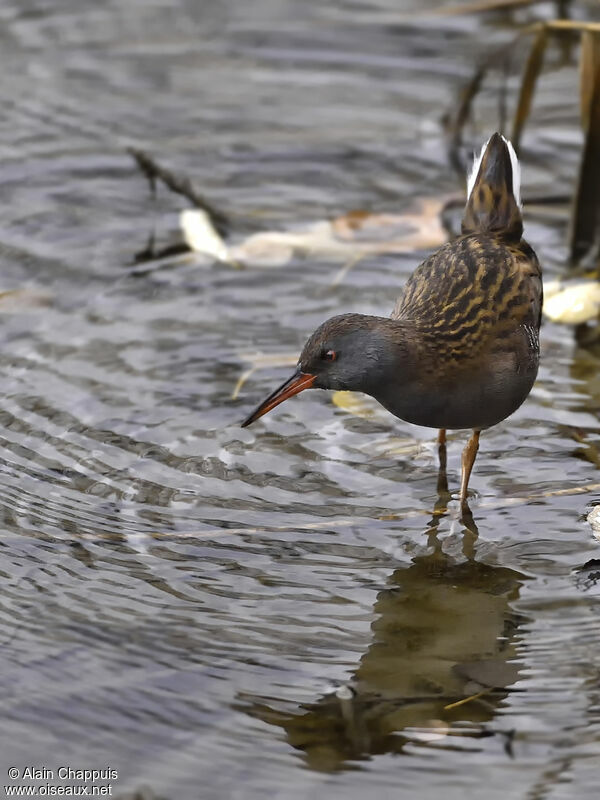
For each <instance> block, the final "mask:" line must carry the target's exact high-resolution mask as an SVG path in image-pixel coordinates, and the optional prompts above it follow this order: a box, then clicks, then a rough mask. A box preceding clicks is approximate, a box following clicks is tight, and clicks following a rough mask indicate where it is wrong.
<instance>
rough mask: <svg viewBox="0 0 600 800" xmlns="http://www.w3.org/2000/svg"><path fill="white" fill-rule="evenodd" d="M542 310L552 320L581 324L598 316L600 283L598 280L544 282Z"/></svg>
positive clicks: (564, 323) (566, 323)
mask: <svg viewBox="0 0 600 800" xmlns="http://www.w3.org/2000/svg"><path fill="white" fill-rule="evenodd" d="M544 295H545V297H544V306H543V312H544V315H545V316H546V317H548V319H550V320H552V322H559V323H561V324H563V325H581V324H583V323H584V322H590V321H591V320H594V319H596V318H597V317H598V311H599V310H600V283H599V282H598V281H594V280H589V281H572V282H569V283H565V284H561V283H560V281H550V282H548V283H545V284H544Z"/></svg>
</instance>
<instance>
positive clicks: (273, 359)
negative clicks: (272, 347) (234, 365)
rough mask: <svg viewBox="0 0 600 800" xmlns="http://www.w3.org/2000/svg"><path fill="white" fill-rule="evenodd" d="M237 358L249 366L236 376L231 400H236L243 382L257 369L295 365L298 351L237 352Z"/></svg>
mask: <svg viewBox="0 0 600 800" xmlns="http://www.w3.org/2000/svg"><path fill="white" fill-rule="evenodd" d="M239 358H240V359H241V360H242V361H245V362H246V363H248V364H250V366H249V367H248V369H246V370H245V371H244V372H242V374H241V375H240V377H239V378H238V380H237V383H236V384H235V387H234V389H233V392H232V393H231V399H232V400H237V398H238V397H239V394H240V392H241V390H242V388H243V386H244V384H245V383H246V381H247V380H248V378H250V377H251V376H252V375H253V374H254V373H255V372H256V371H257V370H259V369H266V368H267V367H295V366H296V364H297V363H298V353H291V354H288V353H239Z"/></svg>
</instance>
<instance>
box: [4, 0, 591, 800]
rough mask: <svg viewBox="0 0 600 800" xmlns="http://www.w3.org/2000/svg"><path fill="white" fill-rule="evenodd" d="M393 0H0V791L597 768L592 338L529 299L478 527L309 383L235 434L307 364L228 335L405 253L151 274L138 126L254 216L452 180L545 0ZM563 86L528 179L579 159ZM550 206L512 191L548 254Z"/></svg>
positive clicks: (215, 789)
mask: <svg viewBox="0 0 600 800" xmlns="http://www.w3.org/2000/svg"><path fill="white" fill-rule="evenodd" d="M398 5H399V4H395V3H393V2H391V0H387V1H384V0H381V2H377V3H370V4H358V3H352V2H349V0H348V2H335V3H334V2H329V3H322V4H318V5H317V4H314V5H312V6H310V7H309V6H308V4H305V3H301V2H294V0H285V1H282V0H277V1H275V0H259V2H256V3H252V4H247V5H246V4H243V3H234V2H222V3H219V4H208V3H195V2H192V0H187V2H186V0H178V2H172V1H169V0H156V2H153V3H147V2H144V0H118V1H117V0H113V2H103V3H92V2H88V3H85V2H82V3H79V4H73V3H70V2H67V0H36V1H34V0H5V2H4V3H3V4H2V8H1V9H0V43H1V51H0V59H1V62H2V66H3V69H2V71H1V72H0V96H1V98H2V104H3V115H2V136H1V137H0V181H1V187H2V225H1V228H0V231H1V232H0V262H1V267H2V286H1V287H0V288H2V289H4V290H8V289H16V288H19V289H25V290H26V292H24V293H22V294H21V295H20V296H15V298H14V303H10V302H9V303H8V304H6V305H4V306H3V307H2V311H3V312H8V311H10V312H12V313H3V315H2V316H1V318H0V335H1V336H2V349H1V354H0V370H1V373H2V394H1V395H0V425H1V444H0V448H1V449H0V509H1V513H2V520H3V524H2V529H1V534H0V542H1V545H2V549H1V551H0V552H1V556H2V558H1V561H0V570H1V573H2V586H3V591H2V599H1V601H0V637H1V640H2V645H3V646H2V654H3V669H2V674H1V677H0V681H1V683H2V701H1V709H2V728H1V730H2V735H1V739H0V745H1V747H0V750H1V753H2V757H1V761H2V775H3V777H2V780H0V785H2V784H3V783H4V781H5V780H6V777H5V776H6V771H5V770H6V768H8V767H9V766H15V765H16V766H17V767H19V768H22V767H24V766H25V765H31V766H42V765H45V766H47V767H50V768H56V767H58V766H60V765H62V764H67V765H71V766H73V767H78V768H88V769H91V768H101V767H107V766H109V767H112V768H114V769H117V770H118V772H119V779H118V781H115V782H114V785H113V795H118V794H119V793H121V794H123V793H129V792H131V791H133V790H134V789H136V788H139V787H141V786H143V785H145V786H147V787H150V789H151V791H152V795H153V796H157V797H169V798H178V799H182V798H195V797H202V798H225V797H243V798H254V797H256V798H258V797H260V798H263V797H279V798H304V797H309V796H311V797H326V796H327V797H329V796H335V797H337V796H339V797H341V796H344V797H351V798H354V797H362V796H364V795H365V794H366V793H377V796H378V797H385V798H387V797H390V798H391V797H394V798H396V797H407V798H408V797H419V798H430V797H431V798H434V797H435V798H437V797H439V795H440V792H444V795H445V796H446V797H449V798H455V797H456V798H459V797H460V798H462V797H464V796H466V793H470V794H469V796H478V794H479V792H481V791H482V786H484V787H485V793H486V797H488V798H496V797H497V798H509V797H510V798H531V799H532V800H534V799H535V800H537V798H553V800H554V799H555V798H575V797H577V798H591V797H595V796H596V792H597V776H598V757H599V756H600V671H599V663H600V617H599V614H600V605H599V603H598V585H597V581H598V577H599V574H598V566H597V565H598V561H597V559H598V558H600V555H599V551H598V543H597V541H596V540H595V539H594V538H593V536H592V534H591V531H590V529H589V528H588V527H587V524H586V523H585V519H584V515H585V512H586V509H587V508H589V506H590V505H591V504H594V503H596V502H598V501H599V500H600V475H599V474H598V470H597V466H595V464H594V463H593V461H594V454H595V453H596V450H595V447H596V445H597V444H598V440H599V436H598V434H599V424H598V413H599V409H600V385H599V383H598V378H597V373H598V366H599V363H600V356H599V355H598V353H597V352H594V351H593V350H592V349H587V350H584V349H582V348H578V347H577V346H576V344H575V343H574V340H573V335H572V332H571V331H570V330H568V329H563V328H559V327H556V326H552V325H546V326H545V327H544V331H543V366H542V368H541V372H540V377H539V380H538V383H537V384H536V387H535V389H534V392H533V394H532V396H531V398H530V399H529V401H528V402H527V403H526V404H525V405H524V406H523V407H522V408H521V409H520V410H519V411H518V412H517V414H515V415H514V417H513V418H512V419H511V420H510V421H508V422H505V423H504V424H502V425H499V426H498V427H496V428H494V429H493V430H491V431H489V432H486V433H485V435H484V436H483V437H482V447H481V450H480V454H479V457H478V460H477V465H476V469H475V473H474V477H473V479H472V487H473V489H474V490H475V491H476V493H477V497H476V498H475V500H474V501H473V504H472V507H473V515H474V524H473V525H469V526H468V527H465V526H464V525H463V524H461V523H460V522H459V521H458V520H457V515H456V512H455V511H453V510H452V509H450V511H448V512H446V513H439V512H435V513H434V508H435V506H436V501H437V496H436V489H435V487H436V451H435V448H434V446H433V435H434V434H432V432H431V431H428V430H425V429H418V428H414V427H411V426H410V425H408V424H403V423H401V422H399V421H397V420H395V419H394V418H392V417H391V416H389V415H387V414H385V413H382V414H381V416H378V417H376V418H373V419H370V420H367V419H361V418H358V417H354V416H351V415H350V414H348V413H346V412H344V411H343V410H342V409H339V408H336V407H335V406H334V405H333V404H332V403H331V398H330V396H328V395H326V394H325V393H322V392H308V393H306V394H304V395H302V396H301V397H300V398H296V399H295V400H292V401H290V402H289V403H287V404H286V405H285V406H284V407H282V408H281V409H278V411H277V412H275V413H273V414H271V415H269V416H268V417H267V418H266V419H265V420H264V421H261V422H259V423H257V424H256V425H254V426H253V427H252V428H250V429H248V430H242V429H241V428H239V421H240V420H241V419H242V418H243V417H244V415H245V414H246V413H247V412H248V411H249V410H250V409H251V408H252V407H253V406H254V405H255V404H256V402H257V401H259V400H260V399H262V397H263V396H264V395H265V394H266V393H267V391H269V390H270V389H271V388H272V387H274V386H275V385H277V383H278V382H281V380H283V379H284V378H285V377H287V373H288V371H289V367H282V368H277V367H269V368H268V369H264V370H261V371H258V372H255V373H254V374H253V375H252V376H251V377H250V379H249V380H248V381H247V382H246V384H245V385H244V387H243V389H242V391H241V394H240V396H239V398H238V399H236V400H232V399H231V395H232V391H233V389H234V386H235V384H236V381H237V380H238V378H239V376H240V375H241V373H242V372H243V371H244V370H245V369H247V368H248V363H247V362H246V361H245V360H244V354H247V353H252V352H262V353H269V354H281V355H282V356H287V355H289V354H292V353H294V352H297V350H298V348H299V347H300V346H301V344H302V343H303V341H304V339H305V337H306V335H307V333H309V332H310V331H311V330H312V329H313V328H314V327H315V326H316V325H317V324H318V323H319V322H321V321H322V320H323V319H324V318H326V317H327V316H329V315H331V314H333V313H337V312H339V311H340V310H342V309H347V310H353V311H362V312H367V313H387V312H388V311H389V310H390V309H391V307H392V306H393V304H394V299H395V296H396V294H397V293H398V290H399V287H400V286H401V284H402V282H403V280H404V279H405V278H406V276H407V275H408V274H410V272H411V271H412V269H413V268H414V266H415V265H416V264H417V263H418V261H419V260H420V258H421V257H422V254H415V255H412V254H411V255H406V256H393V257H392V256H379V257H376V258H372V259H365V260H363V261H361V262H360V263H359V264H358V265H356V267H355V268H354V269H353V270H352V271H351V272H350V273H349V274H348V275H347V277H346V279H345V280H344V282H343V283H342V284H341V285H339V286H332V282H333V279H334V277H335V275H336V274H337V271H338V270H339V267H340V264H339V263H337V264H336V263H332V262H331V261H329V262H328V261H327V260H326V259H324V258H319V257H315V258H310V259H302V258H301V257H298V258H296V259H295V260H294V261H292V263H290V264H288V265H287V266H285V267H282V268H279V269H270V270H266V269H258V268H252V267H250V268H248V269H246V270H243V271H239V270H234V269H230V268H227V267H224V266H216V265H215V266H212V265H210V266H207V265H206V264H205V263H204V264H203V263H202V262H201V261H200V260H199V259H194V258H191V257H190V258H186V257H184V258H181V257H176V258H172V259H165V260H163V261H162V262H160V263H158V264H156V265H146V266H150V267H152V268H151V269H148V270H147V271H145V270H144V269H140V268H137V269H136V268H134V267H133V266H132V264H133V261H134V258H135V254H136V253H138V252H139V251H141V250H143V249H144V247H145V246H146V243H147V239H148V236H149V235H150V234H151V233H152V231H153V230H154V232H155V235H156V242H157V244H160V245H162V246H165V245H167V244H169V243H170V242H173V241H175V240H176V239H177V236H178V234H177V216H176V212H177V211H178V210H179V209H180V208H181V207H182V203H181V201H180V199H178V198H176V197H174V196H173V195H170V194H168V193H167V192H166V191H164V190H159V193H158V197H157V199H156V200H153V199H152V198H151V197H150V195H149V193H148V189H147V184H146V183H145V181H144V179H143V178H142V177H141V176H140V174H139V173H138V172H137V171H136V168H135V165H134V164H133V162H132V160H131V159H130V157H129V156H128V155H127V154H126V152H125V147H126V146H128V145H134V146H138V147H143V148H146V149H147V150H149V151H150V152H151V153H153V154H154V155H155V156H156V157H157V158H158V159H159V160H160V161H162V162H163V163H166V164H168V165H170V166H171V167H172V168H174V169H176V170H178V171H180V172H183V173H187V174H188V175H190V176H191V177H192V178H193V180H194V183H195V185H196V186H197V187H198V188H199V189H200V191H202V192H204V193H205V194H206V196H207V197H209V198H210V199H211V200H212V201H213V202H214V203H215V204H217V205H220V206H221V207H222V208H224V209H225V210H226V211H227V212H228V214H229V215H230V216H231V219H232V221H233V225H234V236H235V237H243V235H245V234H248V233H250V232H253V231H256V230H264V229H269V228H276V229H282V228H293V227H294V226H295V225H298V224H301V223H307V222H311V221H314V220H317V219H320V218H326V217H330V216H332V215H335V214H338V213H340V212H343V211H345V210H349V209H352V208H361V207H368V208H373V209H379V210H394V209H396V208H398V207H404V206H405V205H406V203H407V200H409V199H410V198H411V197H413V196H427V195H437V194H440V193H443V192H452V191H456V190H457V188H459V185H458V181H457V178H456V177H455V176H454V175H453V173H452V172H451V171H450V169H449V167H448V165H447V159H446V155H445V151H444V143H443V134H442V129H441V124H440V120H441V118H442V117H443V115H444V113H445V112H446V111H447V109H448V107H449V106H450V105H451V104H452V102H453V100H452V99H453V97H455V93H456V91H457V90H458V88H459V87H460V86H461V85H462V83H463V82H464V81H465V79H466V78H468V76H469V75H470V74H471V72H472V69H473V64H474V63H475V61H476V59H477V57H479V55H481V54H482V53H483V52H485V51H486V48H489V46H490V43H498V42H501V41H505V40H507V39H508V38H509V37H510V36H511V35H512V29H513V26H514V25H515V24H517V23H520V22H523V21H526V20H528V19H531V17H532V16H535V15H536V14H540V15H543V14H544V13H547V11H548V9H547V8H546V7H543V6H542V7H540V8H537V9H533V10H524V11H520V12H518V14H517V15H516V17H514V18H510V17H507V16H504V15H499V16H498V15H492V16H491V17H490V16H488V17H480V18H475V17H462V16H460V17H448V18H433V19H425V18H424V17H415V18H414V21H407V20H406V17H402V15H401V13H400V11H398ZM424 5H425V4H422V3H417V2H415V3H414V4H412V6H411V5H410V4H409V3H405V4H402V8H403V10H404V11H405V10H408V9H409V8H411V7H412V8H414V9H422V8H423V7H424ZM427 5H428V6H431V7H433V6H435V5H437V4H434V3H431V4H427ZM521 55H522V54H521ZM559 55H560V54H559V52H558V50H557V51H556V52H554V51H553V52H552V54H551V62H552V63H553V64H554V65H555V67H556V65H557V64H558V63H559ZM494 80H495V79H491V80H490V81H489V82H488V85H486V89H485V92H484V94H483V96H482V98H481V102H480V103H479V105H478V111H477V118H476V120H475V123H474V126H473V128H472V129H471V131H470V133H469V134H468V135H469V137H471V141H472V143H473V144H475V143H477V142H479V141H480V140H481V138H482V137H483V136H485V135H486V134H487V132H488V131H489V130H490V128H493V127H495V126H496V124H497V89H498V85H499V83H500V78H497V80H496V83H494ZM575 85H576V76H575V70H574V69H573V68H572V67H569V66H565V67H562V68H558V67H556V68H555V69H554V70H553V72H552V74H551V76H550V77H549V79H547V80H546V81H544V82H543V83H542V86H541V87H540V94H539V95H538V97H537V98H536V106H535V114H534V124H533V125H532V126H531V127H530V128H529V130H528V132H527V135H526V136H525V139H524V143H523V152H522V155H523V162H524V167H523V171H524V195H525V200H526V202H527V196H528V195H529V196H530V197H531V196H534V195H535V196H543V195H544V194H548V193H552V194H556V193H558V194H560V193H565V192H568V190H569V187H570V186H571V185H572V182H573V180H574V177H575V174H576V165H577V158H578V152H579V151H578V147H579V134H578V130H577V126H576V113H577V111H576V92H575V90H574V87H575ZM511 86H512V84H511ZM566 219H567V214H566V205H563V206H560V205H559V206H558V207H556V206H553V207H551V208H550V207H543V206H531V207H530V209H529V214H528V216H527V234H528V238H529V240H530V241H531V243H532V244H533V245H534V247H535V248H536V249H537V251H538V253H539V255H540V258H541V259H542V261H543V264H544V266H545V268H546V271H547V273H549V274H552V273H555V272H558V271H559V270H560V269H562V268H563V265H564V259H565V257H566V248H565V241H566ZM582 435H583V436H585V437H586V438H585V441H584V443H583V444H582V443H581V441H579V440H580V439H581V436H582ZM463 440H464V434H453V435H451V437H450V443H449V477H450V481H451V484H452V486H453V487H456V486H457V484H458V476H459V469H460V450H461V447H462V444H463ZM580 489H582V491H581V492H580V493H577V492H578V490H580ZM594 560H596V561H594ZM469 697H471V698H472V699H470V700H468V702H464V703H461V702H460V701H462V700H465V699H467V698H469ZM59 762H60V763H59Z"/></svg>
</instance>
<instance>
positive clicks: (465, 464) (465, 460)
mask: <svg viewBox="0 0 600 800" xmlns="http://www.w3.org/2000/svg"><path fill="white" fill-rule="evenodd" d="M479 434H480V431H473V435H472V436H471V438H470V439H469V441H468V442H467V445H466V447H465V449H464V450H463V453H462V475H461V479H460V504H461V506H462V508H463V509H464V508H468V504H467V489H468V488H469V478H470V477H471V471H472V469H473V464H474V463H475V459H476V457H477V451H478V450H479Z"/></svg>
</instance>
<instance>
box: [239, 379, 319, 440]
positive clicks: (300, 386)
mask: <svg viewBox="0 0 600 800" xmlns="http://www.w3.org/2000/svg"><path fill="white" fill-rule="evenodd" d="M316 377H317V376H316V375H309V374H308V373H306V372H301V371H300V367H298V369H297V370H296V372H294V374H293V375H292V377H291V378H288V380H287V381H286V382H285V383H282V384H281V386H280V387H279V389H275V391H274V392H273V394H270V395H269V396H268V397H267V399H266V400H263V402H262V403H261V404H260V405H259V407H258V408H257V409H255V410H254V411H253V412H252V414H250V416H249V417H248V418H247V419H245V420H244V421H243V422H242V428H245V427H246V426H247V425H251V424H252V423H253V422H255V420H257V419H258V418H259V417H262V415H263V414H266V413H267V412H268V411H270V410H271V409H272V408H275V406H278V405H279V404H280V403H283V401H284V400H287V399H288V397H293V396H294V395H295V394H298V392H302V391H303V390H304V389H310V387H311V386H312V385H313V383H314V381H315V378H316Z"/></svg>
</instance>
